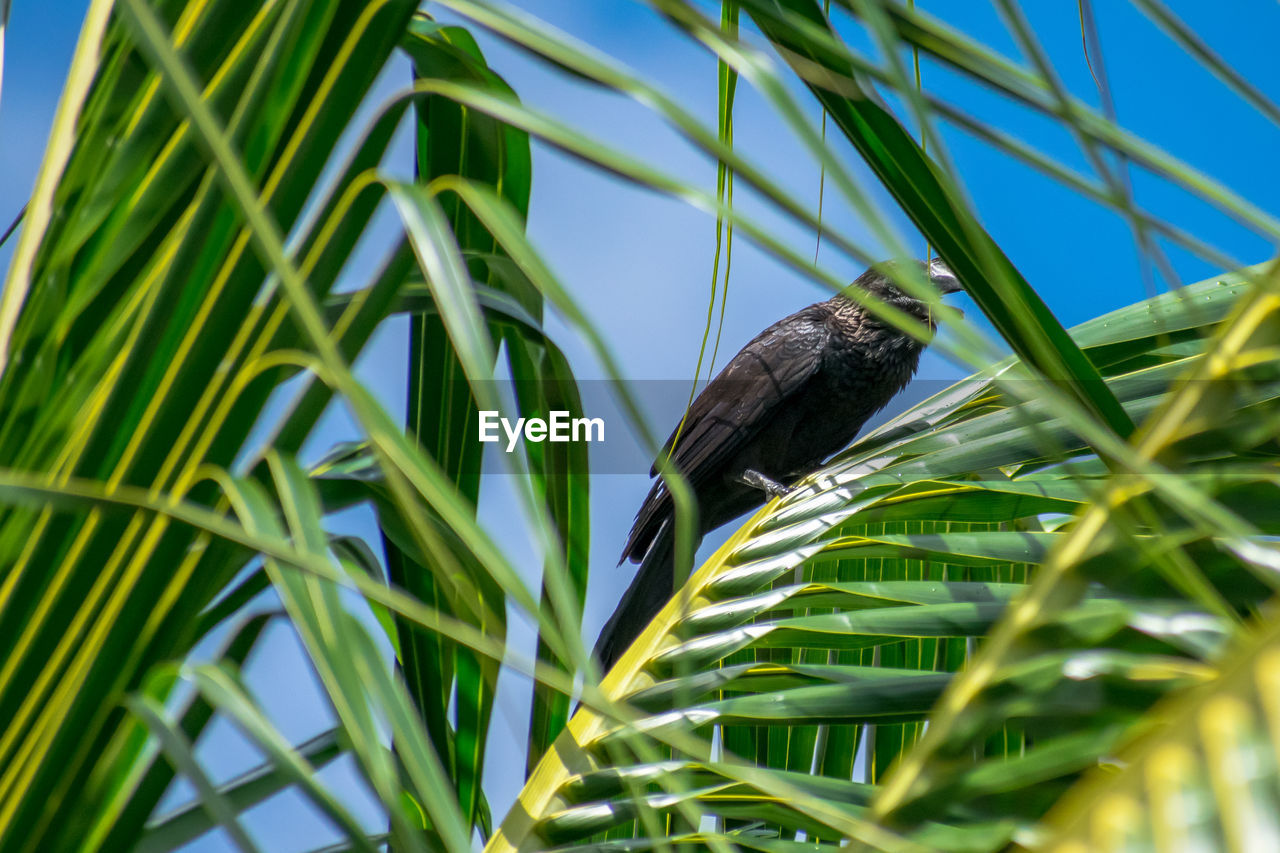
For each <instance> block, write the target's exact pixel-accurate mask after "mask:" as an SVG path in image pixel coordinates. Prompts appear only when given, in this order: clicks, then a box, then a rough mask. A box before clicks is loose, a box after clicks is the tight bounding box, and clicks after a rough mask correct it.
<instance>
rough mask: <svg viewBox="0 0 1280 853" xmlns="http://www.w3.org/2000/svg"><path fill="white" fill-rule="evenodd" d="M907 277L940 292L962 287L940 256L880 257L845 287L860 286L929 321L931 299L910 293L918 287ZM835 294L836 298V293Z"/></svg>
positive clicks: (900, 308)
mask: <svg viewBox="0 0 1280 853" xmlns="http://www.w3.org/2000/svg"><path fill="white" fill-rule="evenodd" d="M908 280H913V281H914V283H916V284H920V285H923V284H924V283H925V282H928V283H929V284H931V285H933V287H934V289H935V290H937V292H938V293H939V294H940V295H943V296H945V295H946V294H948V293H957V292H959V291H960V290H962V289H963V288H962V287H961V285H960V280H959V279H958V278H956V274H955V273H953V272H952V271H951V269H950V267H948V266H947V265H946V263H945V262H944V261H943V260H942V259H941V258H933V259H932V260H930V261H928V262H927V263H926V262H924V261H882V262H880V263H878V264H875V265H874V266H872V267H871V268H870V269H868V270H867V271H866V272H864V273H863V274H862V275H860V276H858V278H857V279H855V280H854V282H853V284H851V285H850V286H849V288H848V290H852V289H854V288H858V289H860V290H863V291H865V292H867V293H870V294H871V295H873V296H875V297H876V298H877V299H879V300H880V301H881V302H886V303H888V304H889V305H892V306H893V307H895V308H897V309H899V310H900V311H905V312H906V313H908V314H911V315H913V316H916V317H919V318H920V319H922V320H926V321H927V322H929V324H930V325H933V318H932V315H931V312H930V306H931V305H932V304H933V303H934V300H925V299H921V298H918V297H917V296H915V295H913V294H914V293H919V291H920V288H919V287H915V288H912V287H911V285H910V284H908V283H907V282H908ZM843 295H844V294H842V296H843ZM836 298H837V299H840V297H836ZM841 301H842V302H844V303H845V304H846V305H850V304H851V303H852V302H853V300H851V299H842V300H841ZM859 310H861V309H859Z"/></svg>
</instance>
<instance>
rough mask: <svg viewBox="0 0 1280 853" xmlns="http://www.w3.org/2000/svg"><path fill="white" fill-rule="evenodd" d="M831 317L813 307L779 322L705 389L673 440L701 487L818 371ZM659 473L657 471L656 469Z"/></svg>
mask: <svg viewBox="0 0 1280 853" xmlns="http://www.w3.org/2000/svg"><path fill="white" fill-rule="evenodd" d="M826 318H827V314H826V312H825V311H824V310H822V308H820V307H819V306H816V305H814V306H810V307H808V308H805V309H804V310H802V311H798V312H797V313H795V314H792V315H791V316H790V317H787V318H785V319H783V320H779V321H778V322H777V323H774V324H773V325H772V326H770V327H769V328H767V329H765V330H764V331H763V332H761V333H760V334H759V335H757V336H756V337H755V339H754V340H752V341H751V342H750V343H749V344H747V345H746V346H745V347H743V348H742V351H741V352H739V353H738V354H737V355H736V356H734V357H733V359H732V360H731V361H730V362H729V363H728V364H727V365H725V367H724V370H722V371H720V374H719V375H718V376H716V378H715V379H713V380H711V382H709V383H708V384H707V387H706V388H704V389H702V393H701V394H699V395H698V398H697V399H696V400H694V402H693V406H692V407H690V409H689V415H688V417H687V418H685V422H684V427H683V428H680V427H677V428H676V431H675V432H673V433H672V434H671V438H669V439H667V444H666V446H665V447H664V448H663V452H664V453H672V451H671V448H672V446H673V445H674V446H675V451H674V452H673V453H672V456H671V458H672V461H673V462H675V464H676V467H677V468H679V470H680V471H682V472H683V473H684V475H685V476H686V477H688V478H689V480H690V482H691V483H693V484H695V485H696V484H697V483H699V482H702V481H703V480H705V479H706V478H708V477H711V476H715V475H716V474H717V472H718V469H719V466H721V465H722V464H724V463H725V462H727V461H728V460H729V459H730V458H732V456H733V455H734V453H736V452H737V451H738V450H739V449H740V448H741V447H742V446H743V445H745V444H747V443H748V442H749V441H751V440H752V439H753V438H754V437H755V436H756V434H757V433H758V432H759V431H760V429H761V427H762V426H763V425H764V424H765V423H766V422H767V420H768V419H769V417H770V416H771V415H773V414H774V413H775V412H776V411H777V409H778V407H779V406H780V405H781V404H782V403H783V401H785V400H786V399H787V398H788V397H790V396H791V395H792V394H794V393H796V392H797V391H798V390H800V389H801V388H803V387H804V385H805V383H807V382H808V381H809V379H811V378H812V377H813V375H814V374H815V373H816V372H817V371H818V367H819V366H820V364H821V361H822V353H823V350H824V348H825V347H826V344H827V341H828V339H829V337H830V335H831V331H830V328H829V327H828V325H827V323H826ZM649 473H650V475H651V476H655V475H656V474H657V466H656V465H655V466H654V467H653V468H652V469H651V470H650V472H649Z"/></svg>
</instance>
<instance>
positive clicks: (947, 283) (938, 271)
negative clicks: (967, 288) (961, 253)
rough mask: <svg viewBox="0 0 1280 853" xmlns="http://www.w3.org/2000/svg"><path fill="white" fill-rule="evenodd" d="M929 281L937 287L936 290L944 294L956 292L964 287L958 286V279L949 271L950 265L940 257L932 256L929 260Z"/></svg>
mask: <svg viewBox="0 0 1280 853" xmlns="http://www.w3.org/2000/svg"><path fill="white" fill-rule="evenodd" d="M929 281H931V282H933V286H934V287H936V288H938V292H940V293H942V294H944V295H945V294H948V293H957V292H959V291H961V290H963V289H964V288H963V287H961V286H960V279H958V278H956V274H955V273H953V272H952V271H951V267H949V266H947V264H946V262H945V261H943V260H942V258H934V259H933V260H931V261H929Z"/></svg>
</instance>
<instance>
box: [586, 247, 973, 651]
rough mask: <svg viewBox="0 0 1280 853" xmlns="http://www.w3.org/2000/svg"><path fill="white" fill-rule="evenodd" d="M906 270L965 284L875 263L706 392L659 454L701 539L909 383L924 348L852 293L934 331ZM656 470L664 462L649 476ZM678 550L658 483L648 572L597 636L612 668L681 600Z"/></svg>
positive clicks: (645, 528) (646, 524) (641, 548)
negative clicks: (689, 506) (687, 502)
mask: <svg viewBox="0 0 1280 853" xmlns="http://www.w3.org/2000/svg"><path fill="white" fill-rule="evenodd" d="M907 264H915V265H916V266H917V274H919V275H921V277H927V279H928V281H929V282H930V283H931V284H932V285H933V287H934V288H935V289H936V290H937V291H938V292H939V294H942V295H945V294H948V293H955V292H957V291H959V290H961V289H962V288H961V285H960V282H959V280H958V279H957V278H956V276H955V274H954V273H952V271H951V270H950V268H948V267H947V265H946V264H945V263H944V262H943V261H942V260H941V259H940V258H934V259H933V260H931V261H929V262H927V263H926V262H921V261H907V260H898V261H885V262H881V263H879V264H875V265H873V266H872V267H870V268H869V269H868V270H867V271H866V272H864V273H863V274H862V275H860V276H859V277H858V278H857V279H855V280H854V282H853V283H852V284H851V285H849V287H847V288H845V290H844V291H841V292H840V293H837V294H836V295H835V296H833V297H831V298H830V299H828V300H826V301H825V302H818V303H815V304H813V305H810V306H808V307H807V308H803V309H801V310H800V311H797V312H796V313H794V314H792V315H790V316H789V317H786V318H784V319H782V320H779V321H778V322H777V323H774V324H773V325H772V326H770V327H769V328H767V329H765V330H764V331H763V332H761V333H760V334H758V335H756V337H755V338H753V339H752V340H751V341H750V343H748V344H747V345H746V346H744V347H743V348H742V350H741V351H740V352H739V353H738V354H737V355H735V356H734V357H733V358H732V359H731V360H730V361H729V362H728V364H726V365H725V366H724V369H722V370H721V371H720V373H719V374H718V375H717V376H716V377H715V378H714V379H713V380H711V381H710V382H709V383H707V385H706V387H705V388H703V389H702V392H701V393H700V394H699V395H698V396H697V398H696V399H695V400H694V401H693V404H692V406H690V407H689V410H688V412H687V414H686V415H685V417H684V419H683V420H682V422H681V424H680V425H679V426H677V427H676V429H675V430H674V431H673V432H672V434H671V437H670V438H669V439H668V440H667V442H666V444H665V445H664V446H663V449H662V451H661V452H662V454H663V455H666V456H668V458H669V460H670V462H671V463H673V464H674V466H675V468H676V469H677V470H679V472H680V473H681V474H682V475H683V476H684V478H685V479H686V480H687V481H688V483H689V486H690V487H691V489H692V491H693V496H694V499H695V501H696V504H697V519H698V522H697V527H696V530H695V533H696V536H697V541H701V539H702V537H703V536H705V535H706V534H707V533H708V532H710V531H711V530H714V529H715V528H717V527H719V526H721V525H722V524H726V523H728V522H730V521H732V520H733V519H735V518H737V517H738V516H740V515H742V514H744V513H746V512H748V511H750V510H752V509H755V508H756V507H758V506H760V505H761V504H763V503H764V502H765V501H766V500H767V499H769V498H770V497H774V496H779V495H785V494H787V493H788V492H789V491H790V490H791V486H790V485H788V484H790V483H793V482H794V481H796V480H797V479H799V478H801V477H803V476H804V475H805V474H808V473H810V472H812V471H814V470H815V469H817V468H818V467H819V466H820V465H821V463H822V462H823V461H825V460H826V459H827V458H828V457H830V456H832V455H834V454H835V453H837V452H839V451H840V450H842V449H844V448H845V447H846V446H847V445H848V444H849V443H850V442H852V441H853V439H854V438H856V437H857V435H858V432H859V431H860V430H861V429H862V425H863V424H864V423H866V421H867V419H868V418H870V417H871V416H872V415H874V414H875V413H876V412H878V411H880V410H881V409H882V408H884V407H885V405H887V404H888V403H889V401H890V400H892V399H893V397H894V396H895V395H897V394H898V392H899V391H901V390H902V389H903V388H904V387H906V385H907V383H908V382H910V381H911V378H912V376H914V375H915V372H916V369H917V367H918V366H919V364H920V354H921V352H923V350H924V348H925V342H924V341H922V340H920V339H919V338H917V337H915V336H913V335H910V334H908V333H906V332H904V331H902V330H901V329H899V328H898V327H896V326H894V325H892V324H891V323H890V322H889V321H887V320H884V319H882V318H880V317H878V316H877V315H876V314H875V313H874V312H873V311H871V310H869V309H867V308H864V307H863V306H862V305H860V304H859V303H858V302H857V301H856V300H855V299H854V298H852V297H851V296H850V295H848V292H849V291H851V290H854V289H861V290H862V291H864V292H866V293H868V294H871V295H872V296H875V297H877V298H878V299H879V300H880V301H882V302H885V303H887V304H889V305H892V306H893V307H895V308H897V309H898V310H900V311H902V312H904V313H906V314H908V315H911V316H912V317H914V318H916V319H917V320H919V321H920V322H922V323H923V324H924V325H925V327H926V328H927V330H928V332H929V334H930V335H932V333H933V331H934V329H935V323H934V318H933V312H932V309H931V303H930V302H926V301H922V300H920V299H917V298H915V297H914V296H912V295H910V294H909V293H908V292H907V291H906V290H904V289H902V288H900V287H899V286H898V282H900V281H902V279H903V277H904V276H906V275H908V274H909V273H910V271H909V270H907V269H905V265H907ZM657 475H658V463H657V462H655V463H654V465H653V467H652V468H651V469H650V471H649V476H650V477H657ZM674 545H675V506H674V503H673V500H672V497H671V493H670V491H669V490H668V488H667V486H666V484H665V482H664V481H663V479H662V478H658V479H657V481H656V482H654V484H653V487H652V488H651V489H650V490H649V494H648V497H646V498H645V501H644V503H643V504H642V505H641V507H640V511H639V512H638V513H637V514H636V518H635V522H634V524H633V525H632V527H631V532H630V534H629V535H628V537H627V541H626V545H625V546H624V547H623V550H622V557H621V559H620V560H619V561H618V564H619V565H621V564H622V563H623V562H625V561H627V560H630V561H632V562H636V563H639V564H640V567H639V569H638V570H637V571H636V575H635V578H634V580H633V581H632V582H631V585H630V586H629V587H628V588H627V591H626V592H625V593H623V596H622V599H621V601H620V603H619V604H618V607H617V609H616V610H615V611H614V613H613V615H612V616H611V617H610V618H609V621H608V622H607V623H605V626H604V628H603V629H602V630H601V632H600V636H599V639H598V640H597V641H596V645H595V650H594V654H595V657H596V660H597V661H598V662H599V664H600V666H601V668H602V671H606V672H607V671H608V670H609V669H611V668H612V667H613V664H614V663H616V662H617V659H618V658H619V657H621V655H622V652H623V651H625V650H626V648H627V647H628V646H630V645H631V643H632V641H634V640H635V638H636V637H637V636H638V635H639V633H640V631H641V630H643V629H644V627H645V626H646V625H647V624H648V623H649V621H650V620H651V619H652V618H653V616H654V615H655V614H656V613H657V612H658V611H659V610H660V609H661V608H662V606H663V605H664V604H666V602H667V601H668V600H669V599H670V598H671V596H672V594H673V592H674V590H673V584H674V574H675V559H674V555H675V547H674Z"/></svg>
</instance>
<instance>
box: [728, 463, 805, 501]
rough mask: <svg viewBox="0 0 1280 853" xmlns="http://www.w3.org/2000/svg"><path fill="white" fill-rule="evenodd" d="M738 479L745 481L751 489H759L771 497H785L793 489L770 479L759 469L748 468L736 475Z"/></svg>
mask: <svg viewBox="0 0 1280 853" xmlns="http://www.w3.org/2000/svg"><path fill="white" fill-rule="evenodd" d="M738 481H739V482H741V483H746V484H747V485H748V486H750V487H751V488H753V489H759V490H760V491H762V492H764V493H765V494H766V495H768V496H769V497H771V498H781V497H786V496H787V495H789V494H791V492H792V491H794V489H792V487H791V486H784V485H782V484H781V483H779V482H778V481H777V480H772V479H770V478H769V477H766V476H765V475H764V474H761V473H760V472H759V471H755V470H752V469H751V468H748V469H747V470H745V471H743V472H742V473H741V474H739V475H738Z"/></svg>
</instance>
